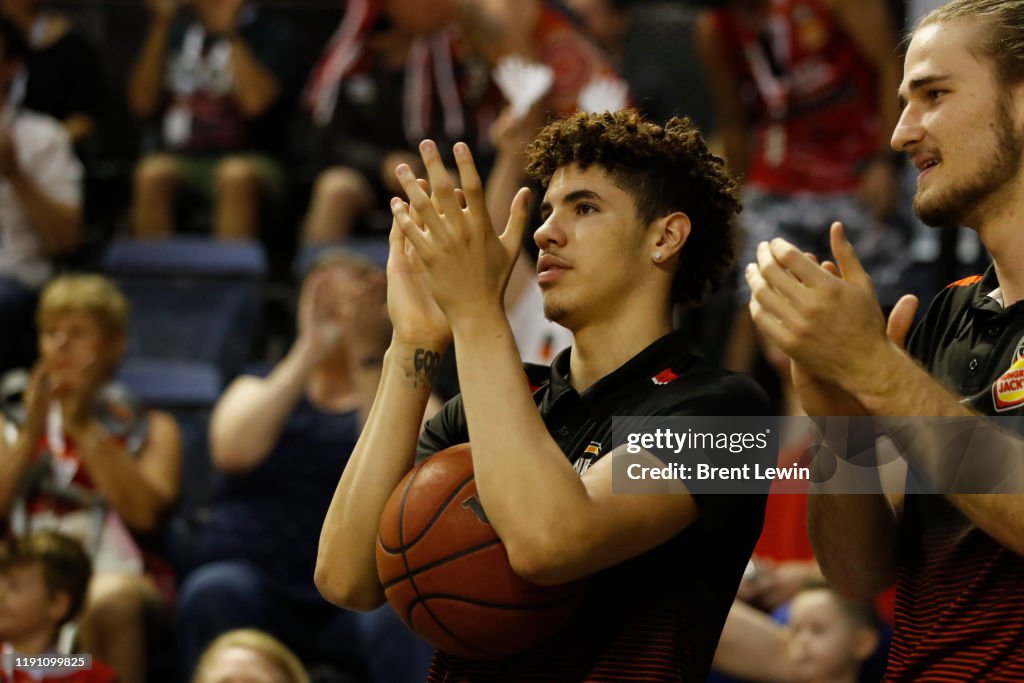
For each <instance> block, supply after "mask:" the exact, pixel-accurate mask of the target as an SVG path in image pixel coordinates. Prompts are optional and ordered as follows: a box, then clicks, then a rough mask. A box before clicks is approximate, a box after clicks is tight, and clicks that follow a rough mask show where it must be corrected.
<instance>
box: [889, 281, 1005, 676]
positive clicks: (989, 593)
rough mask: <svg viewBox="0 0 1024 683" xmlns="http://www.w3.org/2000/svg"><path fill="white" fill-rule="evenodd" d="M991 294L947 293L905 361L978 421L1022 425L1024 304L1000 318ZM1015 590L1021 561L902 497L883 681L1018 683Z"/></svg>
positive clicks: (944, 512)
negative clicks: (1007, 418) (1018, 420)
mask: <svg viewBox="0 0 1024 683" xmlns="http://www.w3.org/2000/svg"><path fill="white" fill-rule="evenodd" d="M998 287H999V283H998V281H997V280H996V275H995V270H994V269H991V268H990V269H989V271H988V272H987V273H985V275H984V276H973V277H970V278H965V279H964V280H960V281H959V282H955V283H953V284H952V285H950V286H949V287H947V288H946V289H945V290H944V291H943V292H942V293H940V294H939V295H938V296H937V297H936V298H935V300H934V301H933V302H932V304H931V306H929V309H928V313H927V314H926V315H925V317H924V319H923V320H922V321H921V323H920V324H919V325H918V326H917V328H916V329H915V330H914V333H913V334H912V335H911V338H910V340H909V342H908V351H909V352H910V353H911V355H913V356H914V357H915V358H916V359H918V360H919V361H920V362H921V363H922V364H923V365H924V367H925V368H926V369H927V370H928V371H929V372H930V373H931V374H932V376H933V377H935V378H936V379H937V380H939V381H940V382H942V383H943V384H944V385H945V386H947V387H948V388H949V389H950V390H951V391H953V392H954V393H955V394H957V395H959V396H962V397H964V400H965V402H966V403H968V404H970V405H971V406H972V407H973V408H974V409H975V410H977V411H978V412H981V413H983V414H986V415H1022V414H1024V391H1020V390H1018V389H1017V387H1018V386H1019V383H1018V382H1017V381H1016V380H1017V379H1018V377H1024V360H1022V359H1024V302H1018V303H1016V304H1014V305H1012V306H1010V307H1009V308H1005V309H1004V308H1003V305H1002V303H1001V299H1000V298H999V296H998ZM908 488H909V487H908ZM1021 586H1024V559H1022V558H1021V557H1020V556H1019V555H1017V554H1016V553H1014V552H1013V551H1011V550H1009V549H1008V548H1006V547H1004V546H1002V545H1001V544H999V543H998V542H996V541H995V540H993V539H992V538H991V537H990V536H988V534H986V533H985V532H983V531H982V530H980V529H979V528H978V527H976V526H975V525H974V524H973V523H972V522H971V521H970V520H969V519H968V518H967V517H965V516H964V515H963V514H961V513H960V512H959V511H958V510H957V509H956V508H955V507H953V505H952V504H950V503H949V501H948V500H947V499H946V498H945V497H944V496H937V495H908V496H907V497H906V499H905V502H904V511H903V518H902V520H901V527H900V567H899V579H898V584H897V593H896V628H895V632H894V634H893V643H892V649H891V651H890V655H889V667H888V670H887V676H886V680H888V681H930V680H943V681H953V680H958V681H960V680H962V681H976V680H984V681H1022V680H1024V591H1022V590H1021Z"/></svg>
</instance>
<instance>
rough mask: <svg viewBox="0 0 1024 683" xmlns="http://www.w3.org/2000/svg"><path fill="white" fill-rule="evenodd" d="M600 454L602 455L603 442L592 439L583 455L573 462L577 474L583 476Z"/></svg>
mask: <svg viewBox="0 0 1024 683" xmlns="http://www.w3.org/2000/svg"><path fill="white" fill-rule="evenodd" d="M599 455H601V442H600V441H591V442H590V445H589V446H587V447H586V448H585V449H583V455H581V456H580V457H579V458H578V459H577V460H576V462H575V463H574V464H573V469H575V470H576V474H579V475H581V476H582V475H583V473H584V472H586V471H587V470H589V469H590V466H591V465H593V464H594V461H595V460H597V458H598V456H599Z"/></svg>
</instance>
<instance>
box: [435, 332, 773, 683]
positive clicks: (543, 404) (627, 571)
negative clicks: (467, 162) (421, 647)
mask: <svg viewBox="0 0 1024 683" xmlns="http://www.w3.org/2000/svg"><path fill="white" fill-rule="evenodd" d="M570 354H571V349H567V350H566V351H564V352H563V353H561V354H559V355H558V357H556V358H555V360H554V362H553V363H552V366H551V368H550V369H549V368H542V369H540V370H541V371H542V372H538V368H537V367H529V368H527V374H528V376H530V377H531V383H533V384H534V386H537V385H538V384H540V385H541V386H539V387H538V388H537V390H536V391H535V392H534V399H535V401H536V402H537V405H538V408H539V410H540V413H541V415H542V416H543V418H544V422H545V424H546V425H547V426H548V431H549V433H550V434H551V436H552V437H553V438H554V440H555V441H556V442H557V443H558V445H559V447H560V448H561V449H562V452H563V453H565V455H566V457H567V458H568V459H569V461H570V462H571V463H573V465H574V466H575V467H576V468H577V471H585V468H586V466H587V465H588V462H587V461H588V460H591V458H592V460H596V459H597V458H600V457H602V456H604V455H606V454H607V453H608V452H611V450H612V449H611V443H612V433H611V431H612V416H615V415H637V416H651V417H657V416H669V415H684V416H685V415H690V416H701V415H707V416H717V415H768V414H770V408H769V404H768V400H767V397H766V396H765V394H764V392H763V391H762V390H761V388H760V387H758V386H757V384H755V383H754V382H753V380H751V379H750V378H749V377H746V376H744V375H739V374H735V373H729V372H726V371H723V370H720V369H718V368H715V367H713V366H711V365H709V364H707V363H705V362H704V361H703V360H701V359H699V358H697V357H696V356H693V355H691V354H689V353H688V352H687V351H686V344H685V335H684V334H683V333H682V332H675V333H672V334H669V335H666V336H665V337H662V338H661V339H659V340H657V341H656V342H654V343H653V344H651V345H650V346H648V347H647V348H646V349H644V350H643V351H641V352H640V353H639V354H637V355H636V356H635V357H633V358H632V359H631V360H629V361H628V362H626V363H625V364H624V365H622V366H621V367H620V368H618V369H617V370H615V371H614V372H612V373H611V374H609V375H607V376H605V377H603V378H602V379H601V380H599V381H598V382H596V383H595V384H594V385H593V386H591V387H590V388H589V389H587V390H586V391H585V392H583V394H579V393H578V392H577V391H576V390H575V389H573V388H572V386H571V385H570V384H569V381H568V375H569V358H570ZM468 440H469V433H468V429H467V425H466V419H465V413H464V411H463V408H462V402H461V397H456V398H455V399H453V400H452V401H449V402H448V403H447V404H446V405H445V407H444V408H443V409H442V411H441V412H440V413H439V414H438V415H437V416H435V417H434V418H433V419H431V420H430V421H429V422H428V423H427V425H426V429H425V430H424V432H423V435H422V436H421V437H420V442H419V448H418V456H419V457H426V456H428V455H430V454H431V453H435V452H437V451H440V450H442V449H444V448H447V447H448V446H452V445H455V444H458V443H465V442H467V441H468ZM593 444H596V450H597V451H598V453H597V455H596V456H593V451H594V450H595V448H594V447H593ZM588 448H589V450H590V453H587V450H588ZM592 456H593V457H592ZM694 498H695V500H696V502H697V506H698V509H699V516H698V519H697V520H696V521H695V522H694V523H693V524H691V525H689V526H688V527H687V528H686V529H684V530H683V531H681V532H680V533H679V534H677V535H676V536H674V537H673V538H671V539H669V540H668V541H666V542H665V543H663V544H662V545H661V546H659V547H657V548H654V549H653V550H650V551H648V552H646V553H643V554H641V555H639V556H637V557H634V558H632V559H630V560H627V561H625V562H622V563H620V564H618V565H616V566H614V567H610V568H609V569H606V570H604V571H600V572H598V573H596V574H594V575H593V576H591V577H590V578H589V579H588V580H587V584H586V591H585V595H584V599H583V603H582V605H581V606H580V608H579V610H578V611H577V613H576V615H575V616H574V617H573V619H572V620H570V622H569V623H568V624H567V625H566V626H565V627H564V628H563V629H562V630H561V631H560V632H559V633H558V634H557V635H556V636H554V637H553V638H552V639H551V640H550V641H548V642H547V643H545V644H544V645H543V646H541V647H539V648H537V649H536V650H534V651H532V652H529V653H527V654H525V655H521V656H518V657H514V658H512V659H509V660H505V661H502V662H478V661H471V660H464V659H461V658H458V657H454V656H451V655H448V654H445V653H442V652H438V653H436V654H435V657H434V661H433V664H432V666H431V673H430V677H429V678H428V680H430V681H448V682H451V681H481V682H487V683H490V682H492V681H516V682H519V681H545V682H546V683H555V682H558V681H584V680H585V681H621V680H625V679H629V680H644V681H687V682H689V681H703V680H704V678H705V677H706V675H707V672H708V669H709V668H710V666H711V660H712V657H713V656H714V652H715V648H716V646H717V644H718V638H719V635H720V634H721V630H722V626H723V624H724V623H725V617H726V615H727V613H728V611H729V607H730V606H731V604H732V601H733V598H734V596H735V595H736V589H737V587H738V585H739V581H740V576H741V575H742V573H743V569H744V567H745V566H746V563H747V560H748V559H749V557H750V554H751V552H752V551H753V548H754V544H755V542H756V541H757V538H758V536H759V535H760V533H761V526H762V523H763V520H764V504H765V498H764V496H760V495H733V496H713V495H708V496H695V497H694ZM484 504H485V505H486V502H485V503H484Z"/></svg>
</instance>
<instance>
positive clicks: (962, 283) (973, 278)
mask: <svg viewBox="0 0 1024 683" xmlns="http://www.w3.org/2000/svg"><path fill="white" fill-rule="evenodd" d="M980 281H981V276H980V275H968V276H967V277H965V278H964V279H962V280H957V281H956V282H950V283H949V284H948V285H946V289H949V288H950V287H970V286H971V285H973V284H974V283H975V282H980Z"/></svg>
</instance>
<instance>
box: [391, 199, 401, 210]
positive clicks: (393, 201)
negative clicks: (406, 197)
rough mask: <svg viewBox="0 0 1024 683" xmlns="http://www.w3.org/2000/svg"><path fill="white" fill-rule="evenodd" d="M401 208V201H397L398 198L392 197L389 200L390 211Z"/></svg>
mask: <svg viewBox="0 0 1024 683" xmlns="http://www.w3.org/2000/svg"><path fill="white" fill-rule="evenodd" d="M401 206H402V200H401V199H399V198H398V197H392V198H391V208H392V209H398V208H401Z"/></svg>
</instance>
